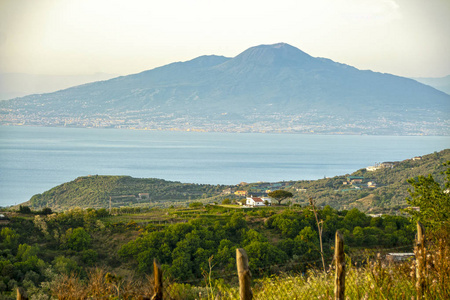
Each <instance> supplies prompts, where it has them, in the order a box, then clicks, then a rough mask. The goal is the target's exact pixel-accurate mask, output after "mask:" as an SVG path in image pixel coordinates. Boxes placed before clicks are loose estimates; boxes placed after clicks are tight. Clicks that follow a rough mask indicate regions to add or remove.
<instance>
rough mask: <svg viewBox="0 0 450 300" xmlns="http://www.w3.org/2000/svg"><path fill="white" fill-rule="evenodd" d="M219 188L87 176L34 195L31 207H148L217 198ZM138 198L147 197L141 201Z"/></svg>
mask: <svg viewBox="0 0 450 300" xmlns="http://www.w3.org/2000/svg"><path fill="white" fill-rule="evenodd" d="M223 189H224V187H223V186H220V185H217V186H216V185H208V184H188V183H180V182H172V181H166V180H162V179H153V178H150V179H143V178H132V177H129V176H99V175H95V176H87V177H79V178H77V179H75V180H74V181H71V182H67V183H64V184H61V185H59V186H57V187H54V188H52V189H51V190H49V191H46V192H44V193H42V194H37V195H34V196H33V197H32V198H31V199H30V201H29V203H27V204H29V205H30V206H31V207H34V208H40V207H51V208H52V209H56V210H64V209H70V208H74V207H82V208H102V207H103V208H105V207H108V206H109V200H110V197H112V201H111V202H112V205H113V206H132V205H136V204H137V205H148V204H150V203H155V202H160V201H166V202H168V201H174V202H176V201H180V200H188V199H191V198H192V199H201V198H207V197H212V196H215V195H218V194H220V193H221V192H222V190H223ZM139 194H148V196H147V195H145V197H139Z"/></svg>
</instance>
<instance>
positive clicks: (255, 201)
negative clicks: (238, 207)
mask: <svg viewBox="0 0 450 300" xmlns="http://www.w3.org/2000/svg"><path fill="white" fill-rule="evenodd" d="M266 201H267V202H268V205H272V199H271V198H269V197H262V198H260V197H247V201H246V202H245V205H247V206H265V205H266V204H265V203H266Z"/></svg>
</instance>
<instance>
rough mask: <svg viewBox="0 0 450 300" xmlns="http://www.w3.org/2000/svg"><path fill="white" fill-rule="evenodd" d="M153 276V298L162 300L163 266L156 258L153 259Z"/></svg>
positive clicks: (153, 299)
mask: <svg viewBox="0 0 450 300" xmlns="http://www.w3.org/2000/svg"><path fill="white" fill-rule="evenodd" d="M153 277H154V281H155V283H154V293H153V297H152V300H162V299H163V280H162V270H161V266H160V265H159V264H158V262H157V261H156V258H155V259H154V260H153Z"/></svg>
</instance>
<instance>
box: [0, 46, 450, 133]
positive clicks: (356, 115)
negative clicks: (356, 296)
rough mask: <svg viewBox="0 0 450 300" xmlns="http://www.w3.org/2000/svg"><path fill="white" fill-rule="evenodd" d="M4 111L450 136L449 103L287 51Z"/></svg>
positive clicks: (114, 123)
mask: <svg viewBox="0 0 450 300" xmlns="http://www.w3.org/2000/svg"><path fill="white" fill-rule="evenodd" d="M0 113H2V117H1V119H0V120H1V123H0V124H23V123H24V124H29V125H48V126H87V127H125V128H147V129H178V130H206V131H259V132H278V131H284V132H319V133H357V134H435V135H437V134H440V135H448V134H450V130H449V126H448V124H449V122H450V119H449V118H450V96H449V95H447V94H445V93H443V92H441V91H438V90H436V89H434V88H432V87H430V86H427V85H424V84H421V83H418V82H417V81H415V80H412V79H408V78H403V77H399V76H394V75H390V74H382V73H376V72H372V71H361V70H358V69H356V68H354V67H351V66H348V65H345V64H340V63H336V62H333V61H332V60H329V59H325V58H315V57H312V56H310V55H308V54H306V53H305V52H303V51H301V50H299V49H297V48H295V47H292V46H290V45H288V44H284V43H280V44H274V45H260V46H256V47H252V48H250V49H247V50H246V51H244V52H242V53H241V54H239V55H238V56H236V57H234V58H226V57H222V56H214V55H212V56H201V57H198V58H195V59H193V60H190V61H187V62H176V63H172V64H169V65H166V66H162V67H159V68H155V69H152V70H148V71H144V72H142V73H139V74H133V75H129V76H122V77H117V78H113V79H110V80H107V81H101V82H94V83H90V84H85V85H81V86H76V87H72V88H69V89H65V90H61V91H58V92H54V93H50V94H41V95H31V96H27V97H23V98H18V99H13V100H9V101H2V102H0Z"/></svg>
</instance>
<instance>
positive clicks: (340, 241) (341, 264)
mask: <svg viewBox="0 0 450 300" xmlns="http://www.w3.org/2000/svg"><path fill="white" fill-rule="evenodd" d="M334 259H335V261H336V276H335V280H334V299H335V300H344V299H345V298H344V297H345V255H344V237H343V236H342V234H341V233H340V232H339V230H338V231H336V243H335V246H334Z"/></svg>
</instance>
